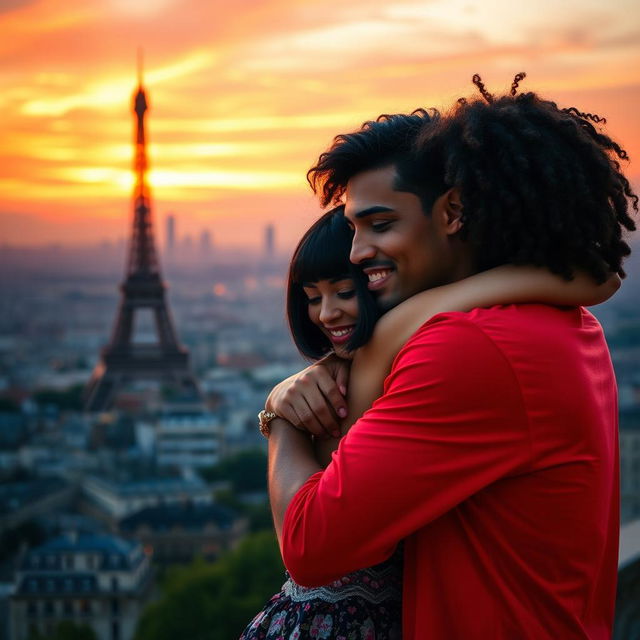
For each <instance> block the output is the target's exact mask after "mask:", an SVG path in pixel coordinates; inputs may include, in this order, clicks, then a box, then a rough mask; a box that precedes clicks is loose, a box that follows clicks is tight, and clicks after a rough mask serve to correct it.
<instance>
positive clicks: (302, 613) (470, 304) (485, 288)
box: [240, 206, 619, 640]
mask: <svg viewBox="0 0 640 640" xmlns="http://www.w3.org/2000/svg"><path fill="white" fill-rule="evenodd" d="M352 237H353V233H352V231H351V230H350V229H349V227H348V225H347V223H346V220H345V218H344V207H343V206H339V207H336V208H335V209H332V210H331V211H329V212H327V213H325V214H324V215H322V216H321V217H320V218H319V219H318V220H317V221H316V222H315V223H314V224H313V225H312V226H311V227H310V228H309V230H308V231H307V232H306V233H305V234H304V236H303V237H302V239H301V240H300V242H299V244H298V246H297V247H296V249H295V251H294V253H293V257H292V259H291V263H290V267H289V276H288V281H287V319H288V322H289V328H290V330H291V335H292V337H293V340H294V342H295V344H296V346H297V347H298V350H299V351H300V353H301V354H302V355H303V356H305V357H306V358H307V359H309V360H312V361H317V360H320V359H322V358H323V357H325V356H329V357H334V358H336V357H337V358H340V359H342V360H344V361H345V362H347V361H349V360H350V359H351V357H352V356H353V355H354V353H355V351H356V350H357V349H366V350H367V351H369V352H371V351H372V350H373V353H374V354H377V359H376V361H377V366H376V371H375V372H373V373H372V374H371V375H373V376H377V383H378V387H377V388H378V389H379V391H380V392H381V391H382V384H383V380H384V377H385V376H386V373H388V370H389V369H390V367H391V362H392V360H393V358H394V357H395V355H396V354H397V352H398V350H399V349H400V348H401V347H402V345H403V344H404V342H406V340H407V339H408V338H409V337H410V336H411V335H412V333H413V332H415V331H416V330H417V329H418V328H419V327H420V326H421V325H422V324H423V323H424V322H425V321H427V320H428V319H429V318H431V317H432V316H433V315H435V314H437V313H441V312H445V311H469V310H471V309H472V308H475V307H479V306H491V305H497V304H507V303H516V302H541V303H546V304H556V305H579V304H588V305H592V304H598V303H599V302H603V301H604V300H606V299H608V298H609V297H610V296H611V295H613V293H614V292H615V291H616V290H617V288H618V286H619V278H618V277H617V276H612V277H611V278H610V279H609V280H607V282H605V283H604V284H602V285H596V284H595V283H594V282H593V280H592V279H591V278H589V277H588V276H586V275H584V274H582V273H577V274H576V277H575V278H574V280H572V281H571V282H567V281H566V280H563V279H562V278H561V277H560V276H556V275H553V274H551V273H550V272H549V271H547V270H545V269H541V268H536V267H527V266H501V267H497V268H494V269H491V270H489V271H485V272H482V273H479V274H477V275H474V276H471V277H469V278H466V279H465V280H461V281H458V282H456V283H453V284H449V285H446V286H442V287H437V288H434V289H431V290H429V291H424V292H422V293H419V294H417V295H415V296H413V297H412V298H410V299H408V300H406V301H405V302H403V303H401V304H400V305H398V306H397V307H395V308H394V309H392V310H390V311H388V312H387V313H386V314H384V316H382V317H380V313H379V311H378V309H377V307H376V303H375V299H374V297H373V296H372V294H371V292H370V291H369V290H368V287H367V278H366V276H365V275H364V274H363V273H362V271H361V270H360V269H359V268H358V267H357V266H356V265H354V264H352V263H351V262H350V260H349V254H350V250H351V242H352ZM378 320H380V321H379V322H378ZM374 329H375V332H374ZM299 375H300V374H296V376H292V377H291V378H289V379H287V380H286V381H284V382H283V383H281V385H283V386H282V387H281V388H282V389H285V390H284V391H282V392H278V387H277V388H276V390H274V392H272V394H271V396H270V397H269V399H268V401H267V405H266V407H267V410H269V411H273V412H274V413H277V414H280V413H279V412H280V411H282V410H284V407H285V405H286V406H287V410H288V411H290V410H291V405H290V404H289V402H290V397H291V396H290V395H288V394H290V393H291V389H292V388H293V387H294V386H295V385H292V384H291V380H292V379H296V378H297V376H299ZM368 375H369V374H368ZM369 377H370V376H369ZM355 382H356V383H357V381H355ZM373 386H374V387H375V385H373ZM358 387H359V385H358V384H352V385H350V389H349V415H348V416H347V417H346V419H345V420H344V421H343V422H344V424H343V425H342V435H344V433H346V431H347V430H348V428H349V427H350V426H351V424H353V422H355V420H356V419H357V418H358V417H359V415H360V414H361V413H363V412H364V411H365V410H366V409H367V408H368V407H369V406H370V405H371V403H372V402H373V400H375V398H374V397H371V391H370V389H371V388H372V385H371V380H369V381H368V383H367V385H366V389H367V390H366V391H359V390H358ZM305 392H308V390H307V391H305ZM263 433H264V432H263ZM338 441H339V438H315V439H314V443H315V451H316V456H317V458H318V460H319V462H321V463H322V464H325V465H326V464H328V462H329V460H330V456H331V452H332V451H333V450H335V448H336V447H337V443H338ZM401 554H402V551H401V548H400V547H398V549H396V551H395V553H394V554H393V556H392V557H391V558H389V559H388V560H386V561H385V562H383V563H381V564H379V565H376V566H375V567H371V568H368V569H362V570H358V571H355V572H353V573H351V574H349V575H347V576H344V577H343V578H341V579H340V580H337V581H335V582H333V583H332V584H330V585H325V586H322V587H313V588H308V587H303V586H300V585H298V584H296V583H295V582H294V581H293V580H292V579H291V578H290V577H288V576H287V579H286V581H285V583H284V585H283V586H282V589H281V590H280V592H278V593H277V594H275V595H274V596H273V597H272V598H271V599H270V600H269V602H268V603H267V604H266V606H265V608H264V609H263V610H262V611H260V612H259V613H258V614H257V615H256V616H255V618H254V619H253V620H252V622H251V623H250V624H249V625H248V626H247V628H246V629H245V630H244V632H243V633H242V635H241V637H240V640H276V639H279V638H287V639H293V640H295V639H303V638H309V637H311V638H335V639H336V640H337V639H338V638H340V639H343V638H344V639H345V640H351V639H352V638H353V639H355V638H357V639H360V638H367V639H371V640H400V638H401V637H402V632H401V624H400V621H401V615H402V608H401V590H402V555H401Z"/></svg>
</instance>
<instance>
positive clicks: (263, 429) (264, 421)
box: [258, 409, 278, 438]
mask: <svg viewBox="0 0 640 640" xmlns="http://www.w3.org/2000/svg"><path fill="white" fill-rule="evenodd" d="M277 417H278V415H277V414H276V413H274V412H273V411H267V410H266V409H263V410H262V411H261V412H260V413H259V414H258V429H260V433H261V434H262V435H263V436H264V437H265V438H268V437H269V435H270V434H271V426H270V425H271V421H272V420H273V419H274V418H277Z"/></svg>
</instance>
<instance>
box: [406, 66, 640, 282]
mask: <svg viewBox="0 0 640 640" xmlns="http://www.w3.org/2000/svg"><path fill="white" fill-rule="evenodd" d="M524 76H525V74H524V73H520V74H518V75H517V76H516V77H515V78H514V81H513V84H512V86H511V91H510V93H509V95H504V96H499V97H495V96H493V95H492V94H491V93H489V92H488V91H487V89H486V87H485V86H484V84H483V83H482V80H481V79H480V76H478V75H475V76H474V77H473V83H474V84H475V85H476V87H477V88H478V90H479V91H480V93H481V95H482V98H475V99H469V98H468V99H461V100H459V101H458V102H457V104H456V105H455V106H454V107H453V109H452V111H451V112H450V113H448V114H447V115H446V116H444V117H442V118H440V119H438V120H437V121H435V122H433V123H431V124H430V126H425V127H423V128H422V131H421V133H420V135H419V136H418V139H417V143H416V147H415V149H414V151H415V152H416V154H417V155H416V158H415V162H416V163H417V164H418V165H419V166H420V167H421V170H422V175H423V180H424V181H425V182H426V183H428V184H429V191H430V193H429V194H428V197H427V198H426V200H429V199H431V200H432V201H433V200H434V199H435V198H436V197H437V196H438V195H440V194H442V193H443V192H444V191H446V190H447V189H448V188H451V187H456V188H457V189H458V190H459V193H460V199H461V201H462V205H463V225H464V226H463V230H462V232H461V233H462V237H463V238H465V239H467V240H468V241H469V242H470V243H471V244H472V247H473V250H474V256H475V258H476V267H477V268H478V270H484V269H488V268H491V267H494V266H497V265H500V264H505V263H513V264H534V265H538V266H546V267H547V268H549V269H550V270H551V271H553V272H555V273H557V274H559V275H561V276H563V277H565V278H567V279H570V278H571V277H572V273H573V269H574V268H580V269H583V270H585V271H586V272H588V273H590V274H591V275H592V276H593V277H594V278H595V279H596V280H597V281H599V282H602V281H604V280H605V279H606V278H607V275H608V274H609V273H610V272H616V273H618V274H619V275H620V276H621V277H624V276H625V273H624V270H623V268H622V261H623V259H624V257H625V256H627V255H628V254H629V253H630V249H629V245H628V244H627V243H626V242H625V240H624V238H623V232H624V230H627V231H632V230H634V229H635V223H634V220H633V219H632V218H631V215H630V205H631V207H632V208H633V210H635V211H636V212H637V211H638V197H637V196H636V195H635V194H634V192H633V190H632V188H631V186H630V184H629V181H628V180H627V178H625V176H624V175H623V173H622V171H621V169H620V160H628V156H627V153H626V151H625V150H624V149H623V148H622V147H620V145H619V144H618V143H616V142H615V141H613V140H612V139H611V138H610V137H609V136H607V135H606V134H605V133H603V132H602V130H600V129H599V128H598V129H597V128H596V127H595V126H594V123H595V124H598V125H599V124H603V123H604V122H606V120H605V119H604V118H600V117H599V116H597V115H594V114H590V113H583V112H582V111H580V110H578V109H577V108H575V107H569V108H565V109H561V108H559V107H558V106H557V104H556V103H555V102H551V101H549V100H544V99H542V98H540V97H539V96H537V95H536V94H535V93H532V92H527V93H520V94H518V93H517V90H518V86H519V83H520V82H521V80H522V79H523V78H524ZM425 211H427V212H428V211H430V209H426V208H425Z"/></svg>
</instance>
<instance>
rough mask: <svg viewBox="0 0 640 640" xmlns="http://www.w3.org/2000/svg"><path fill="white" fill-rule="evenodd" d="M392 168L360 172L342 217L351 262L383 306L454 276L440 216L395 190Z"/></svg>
mask: <svg viewBox="0 0 640 640" xmlns="http://www.w3.org/2000/svg"><path fill="white" fill-rule="evenodd" d="M395 176H396V173H395V168H394V167H393V166H389V167H383V168H381V169H372V170H370V171H363V172H362V173H359V174H357V175H355V176H354V177H353V178H352V179H351V180H350V181H349V183H348V184H347V190H346V201H345V217H346V218H347V221H348V222H349V224H350V226H352V227H353V229H354V232H355V233H354V237H353V245H352V249H351V262H353V263H354V264H358V265H360V266H361V267H362V268H363V270H364V272H365V273H366V274H367V276H368V278H369V289H370V290H371V291H372V292H374V293H375V295H376V297H377V299H378V303H379V305H380V307H381V308H382V309H383V310H385V311H386V310H388V309H390V308H392V307H394V306H395V305H397V304H399V303H400V302H402V301H403V300H406V299H407V298H409V297H411V296H412V295H414V294H416V293H418V292H419V291H424V290H425V289H429V288H431V287H434V286H438V285H441V284H446V283H447V282H451V281H452V280H454V279H456V278H454V277H453V271H454V269H453V260H454V256H453V252H452V249H451V246H450V243H449V236H448V234H447V233H446V231H445V229H444V228H443V225H442V224H441V223H440V222H439V220H440V219H439V218H436V217H435V216H434V217H432V216H431V215H427V214H425V212H424V211H423V209H422V204H421V202H420V199H419V198H418V196H416V195H414V194H412V193H408V192H406V191H395V190H394V188H393V184H394V179H395Z"/></svg>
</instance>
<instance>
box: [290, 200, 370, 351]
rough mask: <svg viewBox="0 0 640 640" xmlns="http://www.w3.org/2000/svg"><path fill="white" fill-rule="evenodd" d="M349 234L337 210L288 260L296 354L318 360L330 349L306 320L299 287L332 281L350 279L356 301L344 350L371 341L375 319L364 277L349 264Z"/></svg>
mask: <svg viewBox="0 0 640 640" xmlns="http://www.w3.org/2000/svg"><path fill="white" fill-rule="evenodd" d="M352 239H353V232H352V231H351V229H349V226H348V225H347V221H346V220H345V217H344V207H343V206H339V207H336V208H335V209H332V210H331V211H328V212H327V213H325V214H323V215H322V216H321V217H320V218H319V219H318V220H316V222H314V223H313V225H312V226H311V227H310V228H309V229H308V230H307V232H306V233H305V234H304V236H303V237H302V239H301V240H300V242H299V243H298V246H297V247H296V249H295V251H294V252H293V257H292V258H291V263H290V265H289V276H288V280H287V320H288V322H289V328H290V330H291V335H292V337H293V341H294V342H295V344H296V346H297V347H298V350H299V351H300V353H301V354H302V355H303V356H305V357H307V358H309V359H311V360H318V359H319V358H321V357H322V356H324V355H326V354H327V353H329V352H330V351H331V349H332V345H331V342H330V340H329V338H327V337H326V336H325V335H324V333H322V331H321V330H320V329H319V328H318V327H317V326H316V325H315V324H313V322H311V320H310V319H309V311H308V306H309V305H308V302H307V296H306V294H305V292H304V289H303V283H308V282H318V281H319V280H329V279H332V278H351V279H352V280H353V283H354V289H355V291H356V297H357V300H358V320H357V323H356V328H355V331H354V333H353V336H352V337H351V339H350V340H349V342H348V344H347V349H348V350H349V351H353V350H354V349H357V348H358V347H360V346H362V345H363V344H365V343H366V342H367V340H369V338H370V337H371V332H372V331H373V327H374V326H375V323H376V320H377V319H378V316H379V312H378V310H377V307H376V304H375V300H374V298H373V296H372V294H371V292H370V291H369V290H368V288H367V283H368V280H367V277H366V276H365V275H364V273H362V271H361V270H360V269H358V268H357V267H356V266H355V265H354V264H352V263H351V262H350V261H349V253H350V252H351V241H352Z"/></svg>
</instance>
